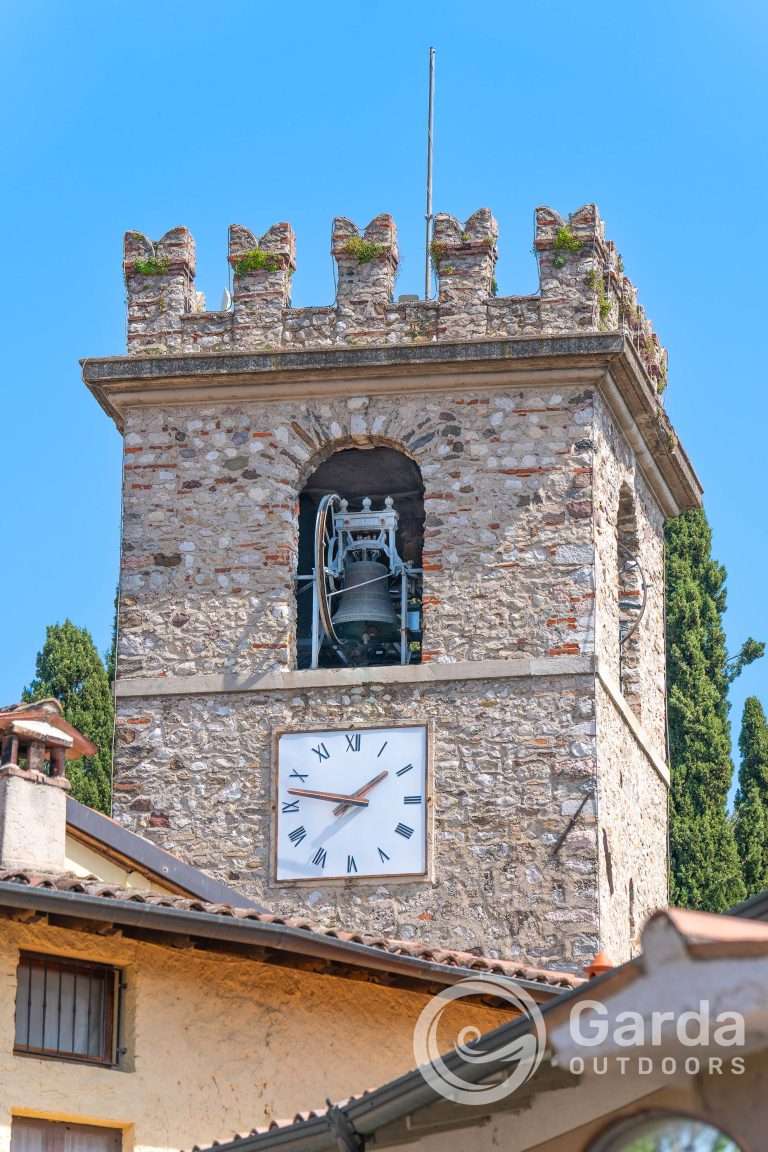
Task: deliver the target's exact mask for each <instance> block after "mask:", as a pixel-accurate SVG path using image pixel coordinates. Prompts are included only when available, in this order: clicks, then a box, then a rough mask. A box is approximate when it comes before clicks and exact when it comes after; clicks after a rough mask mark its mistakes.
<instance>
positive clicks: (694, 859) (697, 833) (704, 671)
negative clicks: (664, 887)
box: [666, 509, 763, 912]
mask: <svg viewBox="0 0 768 1152" xmlns="http://www.w3.org/2000/svg"><path fill="white" fill-rule="evenodd" d="M666 543H667V554H666V578H667V689H668V716H669V743H670V758H671V767H672V785H671V791H670V866H671V868H670V870H671V891H670V898H671V900H672V902H673V903H675V904H680V905H683V906H685V907H689V908H703V909H707V910H708V911H712V912H721V911H724V910H725V909H726V908H729V907H731V906H732V905H733V904H735V903H737V902H738V901H739V900H741V899H743V897H744V884H743V881H742V876H741V862H740V859H739V854H738V850H737V846H736V839H735V836H734V829H733V822H732V820H731V818H730V816H729V815H728V810H727V798H728V789H729V787H730V783H731V778H732V776H733V764H732V761H731V749H730V723H729V720H728V710H729V707H730V706H729V703H728V686H729V684H730V683H731V681H732V680H733V679H734V678H735V677H736V676H737V675H739V673H740V672H741V671H742V669H743V668H744V667H746V665H747V664H749V663H751V662H752V660H754V659H757V657H758V656H761V655H762V652H763V645H761V644H758V643H756V642H755V641H754V640H748V641H747V642H746V643H745V644H744V645H743V647H742V649H741V650H740V652H739V653H738V655H737V656H736V657H735V659H733V660H729V659H728V656H727V652H726V646H725V631H724V629H723V622H722V616H723V612H724V611H725V605H726V591H725V579H726V573H725V569H724V568H723V566H722V565H721V564H718V563H717V562H716V561H715V560H713V559H712V556H711V548H712V533H711V530H710V527H709V524H708V523H707V518H706V515H705V514H704V512H703V510H701V509H696V510H694V511H691V512H685V513H683V515H681V516H678V517H676V518H675V519H674V520H671V521H670V522H669V523H668V525H667V530H666Z"/></svg>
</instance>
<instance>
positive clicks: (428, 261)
mask: <svg viewBox="0 0 768 1152" xmlns="http://www.w3.org/2000/svg"><path fill="white" fill-rule="evenodd" d="M434 128H435V50H434V48H430V50H429V107H428V111H427V211H426V241H425V253H424V299H425V300H429V297H430V290H431V287H432V254H431V252H430V250H429V246H430V242H431V240H432V136H433V133H434Z"/></svg>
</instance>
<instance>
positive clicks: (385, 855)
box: [376, 848, 389, 864]
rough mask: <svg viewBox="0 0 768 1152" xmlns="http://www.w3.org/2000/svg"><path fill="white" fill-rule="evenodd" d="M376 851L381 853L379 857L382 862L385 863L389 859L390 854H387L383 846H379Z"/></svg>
mask: <svg viewBox="0 0 768 1152" xmlns="http://www.w3.org/2000/svg"><path fill="white" fill-rule="evenodd" d="M376 851H377V852H378V854H379V859H380V860H381V862H382V864H383V863H384V861H385V860H389V856H387V854H386V852H385V851H384V849H383V848H377V849H376Z"/></svg>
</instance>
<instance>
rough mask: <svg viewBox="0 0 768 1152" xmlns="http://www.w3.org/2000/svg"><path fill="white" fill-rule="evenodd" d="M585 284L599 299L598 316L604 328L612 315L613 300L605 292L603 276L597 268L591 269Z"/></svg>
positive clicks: (585, 278) (601, 326) (600, 324)
mask: <svg viewBox="0 0 768 1152" xmlns="http://www.w3.org/2000/svg"><path fill="white" fill-rule="evenodd" d="M584 283H585V284H586V286H587V287H588V288H591V289H592V291H593V292H594V293H595V295H596V297H597V314H598V321H599V326H600V328H604V327H605V324H606V321H607V320H608V317H609V316H610V314H611V308H612V303H611V299H610V297H609V296H608V294H607V292H606V291H605V284H604V283H603V277H602V275H601V274H600V273H599V272H598V271H597V269H596V268H590V269H589V271H588V272H587V274H586V276H585V277H584Z"/></svg>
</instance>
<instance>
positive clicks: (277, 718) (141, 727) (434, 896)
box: [115, 676, 598, 969]
mask: <svg viewBox="0 0 768 1152" xmlns="http://www.w3.org/2000/svg"><path fill="white" fill-rule="evenodd" d="M393 718H396V719H397V721H398V722H406V721H408V720H416V721H426V722H432V723H433V725H434V749H433V761H434V765H433V771H434V783H433V791H434V834H433V846H432V847H433V867H434V881H428V880H424V881H417V882H406V883H404V882H397V881H389V880H382V881H375V882H366V883H352V884H350V883H347V882H346V881H336V882H327V883H326V884H322V883H320V882H318V883H317V885H312V886H307V885H286V884H283V885H275V884H272V883H270V875H269V874H270V871H271V861H270V850H271V845H270V839H271V837H270V827H271V820H272V802H273V764H272V733H273V732H274V731H275V729H279V728H281V727H298V728H322V727H326V726H327V727H337V728H338V727H344V726H350V727H351V726H365V725H375V724H377V723H391V722H392V720H393ZM118 734H119V735H118V739H119V753H118V758H117V763H118V773H117V778H116V781H115V815H116V817H117V818H118V819H119V820H120V821H121V823H124V824H127V825H129V826H130V827H132V828H133V829H134V830H136V831H140V832H141V833H142V834H144V835H148V836H150V837H151V838H154V839H156V840H157V841H158V842H159V843H161V844H162V846H163V847H164V848H166V849H168V850H170V851H171V852H174V853H177V854H178V855H180V856H181V857H182V858H183V859H185V860H188V861H189V862H190V863H192V864H195V865H197V866H198V867H201V868H204V869H205V870H206V871H208V872H210V873H212V874H213V875H215V876H216V877H217V878H219V879H221V880H225V881H226V882H227V883H231V884H234V885H235V886H237V887H240V888H242V889H243V891H245V892H246V893H247V894H248V895H249V896H251V897H252V898H254V899H256V900H257V901H262V902H263V903H264V904H266V906H267V907H269V908H270V909H273V910H274V911H276V912H281V913H290V912H293V913H296V912H303V913H304V914H305V915H308V916H311V917H313V918H314V919H316V920H320V921H321V922H323V923H332V924H339V925H342V926H345V927H348V928H350V927H358V928H366V929H367V930H368V931H373V932H382V933H384V934H388V935H394V936H397V937H399V938H405V939H414V938H419V939H425V940H429V941H430V942H433V943H434V944H435V945H436V946H438V945H441V944H443V945H453V946H457V945H458V944H461V946H462V947H463V948H466V949H468V950H471V949H474V948H477V949H479V950H480V951H487V952H490V953H492V954H496V955H503V956H508V957H519V958H520V959H521V960H527V961H530V962H533V963H535V964H540V965H553V966H558V965H559V966H562V965H566V966H568V967H570V968H576V969H578V968H580V967H581V966H582V965H583V964H584V963H585V962H586V961H588V960H589V959H590V957H591V956H593V955H594V953H595V951H596V949H597V947H598V933H597V926H598V895H597V883H598V880H597V846H596V831H595V816H594V804H593V801H592V800H591V799H590V800H589V801H588V802H587V804H586V806H585V807H584V808H582V810H581V815H580V817H579V820H578V823H577V824H576V825H575V826H574V827H573V829H572V830H571V831H570V833H569V834H568V836H567V837H566V838H565V841H564V842H563V844H562V846H561V847H560V849H559V850H558V851H557V852H556V853H555V854H554V855H553V852H554V850H555V846H556V844H557V841H558V838H559V837H560V836H561V835H562V833H563V832H564V831H565V829H566V826H567V825H568V823H569V820H570V819H571V817H572V816H573V815H574V813H575V812H576V810H577V808H578V807H579V805H580V804H581V802H582V800H583V799H584V796H585V793H586V794H588V795H589V796H592V795H593V793H594V788H595V765H596V753H595V721H594V685H593V679H592V677H590V676H582V677H574V676H570V677H562V678H557V677H539V678H523V679H521V680H514V681H510V680H508V681H501V680H493V681H472V682H466V681H465V682H461V681H459V682H455V683H443V684H434V685H422V686H416V685H403V684H398V685H383V684H379V685H377V684H371V685H367V686H364V687H363V686H361V687H357V688H352V689H330V688H326V689H313V690H311V691H297V692H291V693H288V692H264V693H261V692H260V693H243V694H233V695H229V696H227V697H222V696H218V697H205V696H193V697H187V696H185V697H176V698H154V699H142V700H140V701H135V700H134V701H128V700H125V701H122V702H121V703H120V708H119V717H118Z"/></svg>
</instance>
